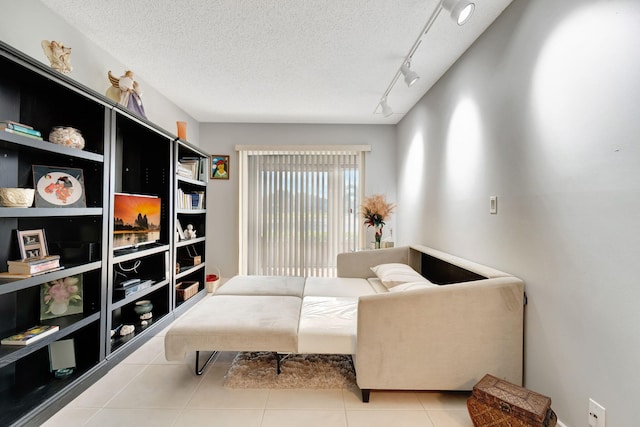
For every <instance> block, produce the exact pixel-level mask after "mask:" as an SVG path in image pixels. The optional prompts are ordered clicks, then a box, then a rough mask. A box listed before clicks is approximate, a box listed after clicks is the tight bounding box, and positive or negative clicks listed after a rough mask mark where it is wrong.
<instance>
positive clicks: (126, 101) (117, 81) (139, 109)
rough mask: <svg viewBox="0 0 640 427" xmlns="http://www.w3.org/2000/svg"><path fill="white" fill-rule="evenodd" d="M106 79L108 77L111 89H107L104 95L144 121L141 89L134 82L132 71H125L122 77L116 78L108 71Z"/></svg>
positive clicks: (144, 114)
mask: <svg viewBox="0 0 640 427" xmlns="http://www.w3.org/2000/svg"><path fill="white" fill-rule="evenodd" d="M107 77H109V81H110V82H111V87H109V88H108V89H107V93H106V95H107V96H108V97H109V98H111V99H113V100H114V101H116V102H117V103H118V104H120V105H122V106H124V107H126V108H127V109H128V110H129V111H132V112H134V113H136V114H138V115H140V116H142V117H144V118H145V119H146V118H147V115H146V113H145V111H144V105H142V88H141V87H140V85H139V84H138V82H137V81H136V80H135V76H134V74H133V71H131V70H127V71H126V72H125V73H124V76H120V77H119V78H118V77H115V76H114V75H113V74H111V70H109V72H108V73H107Z"/></svg>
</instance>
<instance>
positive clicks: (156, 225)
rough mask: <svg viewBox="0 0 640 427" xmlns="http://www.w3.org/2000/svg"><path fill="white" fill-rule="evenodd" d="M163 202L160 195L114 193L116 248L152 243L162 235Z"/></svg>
mask: <svg viewBox="0 0 640 427" xmlns="http://www.w3.org/2000/svg"><path fill="white" fill-rule="evenodd" d="M160 210H161V202H160V198H158V197H151V196H141V195H135V194H120V193H116V194H115V195H114V204H113V217H114V224H113V232H114V248H118V247H123V246H137V245H140V244H145V243H152V242H155V241H157V240H158V239H159V237H160Z"/></svg>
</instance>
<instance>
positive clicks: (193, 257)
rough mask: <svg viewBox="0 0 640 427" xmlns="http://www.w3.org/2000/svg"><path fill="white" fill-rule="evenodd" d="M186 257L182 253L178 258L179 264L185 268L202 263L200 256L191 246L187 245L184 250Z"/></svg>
mask: <svg viewBox="0 0 640 427" xmlns="http://www.w3.org/2000/svg"><path fill="white" fill-rule="evenodd" d="M185 249H186V251H187V253H186V255H185V254H184V252H183V253H181V254H180V256H179V261H180V263H181V264H182V265H183V266H185V267H187V268H188V267H193V266H196V265H200V264H201V263H202V256H200V255H198V252H197V251H196V248H195V247H194V246H193V245H189V246H187V247H186V248H185Z"/></svg>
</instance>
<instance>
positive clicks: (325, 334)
mask: <svg viewBox="0 0 640 427" xmlns="http://www.w3.org/2000/svg"><path fill="white" fill-rule="evenodd" d="M357 333H358V298H356V297H314V296H308V297H304V298H303V300H302V309H301V310H300V325H299V326H298V353H319V354H320V353H323V354H355V352H356V335H357Z"/></svg>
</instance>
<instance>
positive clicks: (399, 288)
mask: <svg viewBox="0 0 640 427" xmlns="http://www.w3.org/2000/svg"><path fill="white" fill-rule="evenodd" d="M431 286H438V285H434V284H433V283H431V282H409V283H403V284H401V285H396V286H394V287H392V288H389V292H405V291H415V290H417V289H426V288H428V287H431Z"/></svg>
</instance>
